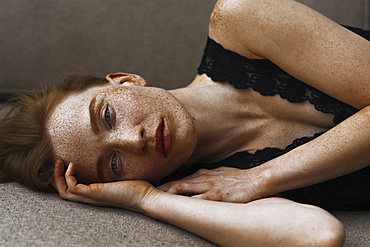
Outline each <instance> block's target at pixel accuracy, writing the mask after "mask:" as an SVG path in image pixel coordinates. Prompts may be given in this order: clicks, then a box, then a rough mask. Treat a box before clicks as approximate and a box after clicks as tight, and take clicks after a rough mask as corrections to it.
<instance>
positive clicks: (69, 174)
mask: <svg viewBox="0 0 370 247" xmlns="http://www.w3.org/2000/svg"><path fill="white" fill-rule="evenodd" d="M75 172H76V165H75V164H74V163H73V162H70V163H69V164H68V168H67V171H66V175H65V179H66V182H67V185H68V188H69V189H71V188H73V187H76V185H77V184H78V182H77V179H76V178H75V176H74V175H75Z"/></svg>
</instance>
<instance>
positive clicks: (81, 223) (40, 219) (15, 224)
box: [0, 183, 214, 247]
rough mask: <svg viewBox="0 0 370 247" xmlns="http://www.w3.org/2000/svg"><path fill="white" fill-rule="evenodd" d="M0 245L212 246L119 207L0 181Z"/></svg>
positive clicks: (174, 228)
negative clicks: (75, 199) (86, 202)
mask: <svg viewBox="0 0 370 247" xmlns="http://www.w3.org/2000/svg"><path fill="white" fill-rule="evenodd" d="M0 215H1V218H0V246H189V247H190V246H204V247H206V246H209V247H211V246H214V244H212V243H210V242H208V241H206V240H204V239H202V238H199V237H197V236H195V235H193V234H191V233H189V232H186V231H183V230H181V229H179V228H177V227H174V226H172V225H169V224H166V223H163V222H160V221H157V220H154V219H151V218H149V217H147V216H145V215H142V214H139V213H136V212H131V211H127V210H123V209H116V208H104V207H94V206H90V205H86V204H82V203H74V202H69V201H63V200H61V199H60V198H59V196H58V195H57V194H50V193H40V192H35V191H32V190H30V189H28V188H25V187H23V186H21V185H19V184H16V183H9V184H0Z"/></svg>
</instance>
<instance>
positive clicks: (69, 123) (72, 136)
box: [47, 87, 103, 163]
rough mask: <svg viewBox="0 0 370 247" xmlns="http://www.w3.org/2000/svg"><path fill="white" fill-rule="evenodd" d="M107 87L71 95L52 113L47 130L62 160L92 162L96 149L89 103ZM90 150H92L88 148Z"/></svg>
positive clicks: (94, 88)
mask: <svg viewBox="0 0 370 247" xmlns="http://www.w3.org/2000/svg"><path fill="white" fill-rule="evenodd" d="M102 89H103V87H93V88H90V89H88V90H86V91H84V92H81V93H76V94H72V95H70V96H68V97H67V98H66V99H65V100H64V101H63V102H61V103H59V104H58V105H57V106H56V108H55V110H54V112H53V113H52V114H51V116H50V119H49V121H48V123H47V128H48V131H49V134H50V136H51V139H52V143H53V145H54V149H55V152H56V154H57V156H58V157H59V158H62V159H64V160H65V161H67V162H68V161H74V162H76V163H78V162H82V161H83V160H84V161H89V160H88V159H87V157H92V156H91V155H92V152H89V151H88V150H91V151H92V150H93V149H94V150H95V147H94V146H93V145H94V143H95V141H94V135H93V133H92V131H91V126H90V115H89V104H90V102H91V99H92V98H93V97H94V96H95V95H96V94H97V93H99V92H100V91H101V90H102ZM87 147H89V148H90V149H87Z"/></svg>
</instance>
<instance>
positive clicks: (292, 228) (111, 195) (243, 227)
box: [54, 161, 344, 246]
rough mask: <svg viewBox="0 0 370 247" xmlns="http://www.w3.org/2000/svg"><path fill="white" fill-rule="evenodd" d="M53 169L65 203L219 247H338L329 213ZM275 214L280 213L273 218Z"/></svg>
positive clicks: (339, 230) (340, 234)
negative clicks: (108, 209)
mask: <svg viewBox="0 0 370 247" xmlns="http://www.w3.org/2000/svg"><path fill="white" fill-rule="evenodd" d="M59 162H60V161H58V164H57V165H56V169H55V173H54V187H55V188H57V190H58V192H59V194H60V196H61V197H62V198H64V199H68V200H73V201H79V202H84V203H90V204H93V205H100V206H114V207H120V208H126V209H131V210H135V211H139V212H142V213H144V214H146V215H148V216H151V217H153V218H155V219H158V220H162V221H165V222H168V223H170V224H173V225H176V226H178V227H180V228H182V229H185V230H187V231H190V232H192V233H194V234H196V235H198V236H201V237H203V238H205V239H207V240H210V241H212V242H214V243H216V244H218V245H221V246H312V245H313V246H342V245H343V241H344V228H343V225H342V224H341V223H340V222H339V221H338V220H336V219H335V218H334V217H333V216H331V215H330V214H329V213H327V212H325V211H324V210H322V209H319V208H317V207H313V206H306V205H302V204H298V203H294V202H291V201H289V200H285V199H280V198H269V199H264V200H260V201H255V202H252V203H249V204H236V203H224V202H214V201H206V200H199V199H193V198H189V197H184V196H178V195H173V194H168V193H164V192H161V191H158V190H156V189H155V188H154V187H152V186H151V185H150V184H149V183H146V182H144V181H121V182H115V183H105V184H91V185H89V186H86V185H83V184H78V182H77V180H76V179H75V177H74V176H73V175H74V171H75V165H74V164H72V165H70V166H69V168H68V170H67V172H66V174H65V176H64V174H63V170H64V165H61V163H59ZM277 212H278V213H277Z"/></svg>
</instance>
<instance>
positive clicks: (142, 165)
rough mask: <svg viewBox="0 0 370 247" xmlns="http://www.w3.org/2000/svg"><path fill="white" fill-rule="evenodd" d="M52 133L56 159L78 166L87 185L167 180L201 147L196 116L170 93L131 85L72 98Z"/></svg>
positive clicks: (53, 120)
mask: <svg viewBox="0 0 370 247" xmlns="http://www.w3.org/2000/svg"><path fill="white" fill-rule="evenodd" d="M47 128H48V130H49V133H50V136H51V139H52V142H53V145H54V148H55V152H56V154H57V156H58V157H59V158H61V159H63V160H64V161H65V162H70V161H73V162H75V163H76V177H77V179H78V180H79V182H84V183H91V182H104V181H115V180H125V179H143V180H148V181H153V180H156V179H159V178H162V177H164V176H166V175H168V174H170V173H171V172H173V171H174V170H176V169H177V168H178V167H180V166H181V165H182V164H183V163H184V162H185V161H186V160H187V159H188V158H189V157H190V155H191V154H192V153H193V151H194V149H195V146H196V142H197V138H196V134H195V128H194V124H193V122H192V120H191V117H190V116H189V114H188V112H187V111H186V110H185V108H184V107H183V106H182V105H181V104H180V103H179V102H178V101H177V100H176V99H175V98H174V97H173V96H172V95H171V94H170V93H168V92H167V91H165V90H162V89H159V88H150V87H140V86H134V85H126V84H125V85H114V84H110V83H109V84H107V85H105V86H101V87H93V88H90V89H88V90H86V91H84V92H82V93H78V94H74V95H71V96H69V97H67V98H66V99H65V100H64V101H63V102H62V103H60V104H59V105H57V107H56V109H55V110H54V112H53V114H52V115H51V117H50V119H49V120H48V123H47Z"/></svg>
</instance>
